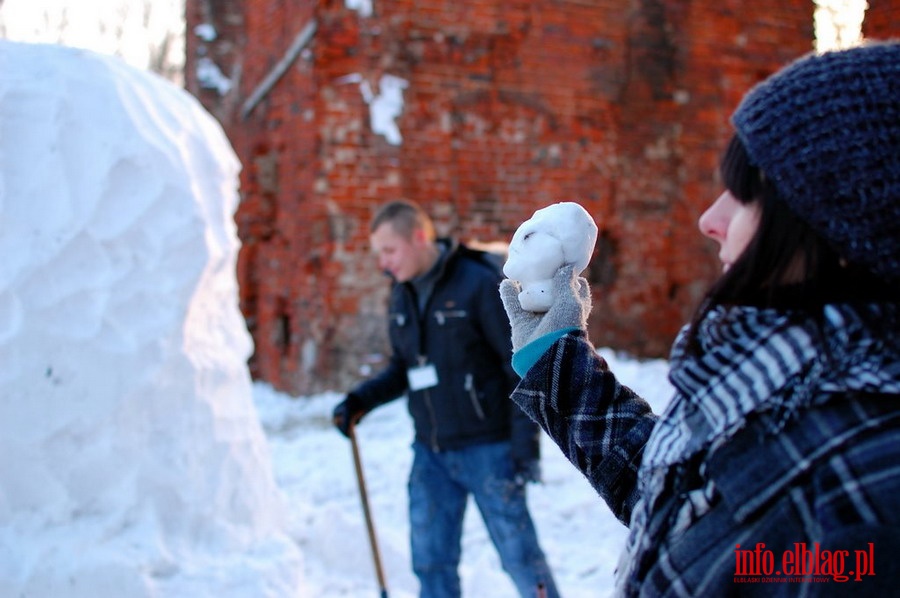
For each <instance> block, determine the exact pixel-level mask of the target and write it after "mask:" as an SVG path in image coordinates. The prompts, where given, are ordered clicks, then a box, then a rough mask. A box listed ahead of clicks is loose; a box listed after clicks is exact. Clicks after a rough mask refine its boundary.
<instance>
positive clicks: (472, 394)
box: [465, 374, 484, 420]
mask: <svg viewBox="0 0 900 598" xmlns="http://www.w3.org/2000/svg"><path fill="white" fill-rule="evenodd" d="M465 389H466V390H467V391H468V392H469V399H471V401H472V407H474V408H475V414H476V415H477V416H478V419H480V420H484V409H482V408H481V401H479V400H478V392H477V391H476V390H475V377H474V376H473V375H472V374H466V382H465Z"/></svg>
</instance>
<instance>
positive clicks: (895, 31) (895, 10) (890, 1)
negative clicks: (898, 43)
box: [863, 0, 900, 39]
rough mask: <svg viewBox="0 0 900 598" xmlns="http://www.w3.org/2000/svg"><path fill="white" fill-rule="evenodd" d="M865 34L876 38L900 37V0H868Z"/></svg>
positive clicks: (864, 24) (864, 23)
mask: <svg viewBox="0 0 900 598" xmlns="http://www.w3.org/2000/svg"><path fill="white" fill-rule="evenodd" d="M868 5H869V7H868V9H866V18H865V20H864V21H863V35H864V36H865V37H867V38H874V39H891V38H893V39H898V38H900V0H868Z"/></svg>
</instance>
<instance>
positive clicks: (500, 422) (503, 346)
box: [334, 201, 558, 598]
mask: <svg viewBox="0 0 900 598" xmlns="http://www.w3.org/2000/svg"><path fill="white" fill-rule="evenodd" d="M370 232H371V237H370V238H371V242H372V247H373V249H374V251H375V253H376V255H377V257H378V264H379V267H380V268H382V269H383V270H385V271H386V272H387V273H388V274H389V275H390V276H391V277H392V279H393V283H394V284H393V287H392V290H391V299H390V307H389V335H390V342H391V349H392V352H393V354H392V355H391V359H390V362H389V363H388V365H387V367H386V368H385V369H384V370H383V371H382V372H380V373H379V374H377V375H376V376H375V377H373V378H372V379H370V380H367V381H365V382H363V383H362V384H360V385H359V386H357V387H356V388H355V389H353V390H352V391H351V392H350V393H349V394H348V395H347V398H346V399H345V400H344V401H343V402H341V403H340V404H338V405H337V407H335V410H334V421H335V425H336V426H337V427H338V429H339V430H340V431H341V432H343V433H344V434H345V435H347V433H348V430H349V426H350V425H351V422H356V421H358V420H359V418H361V417H362V416H363V415H365V414H366V413H367V412H369V411H371V410H372V409H374V408H375V407H377V406H379V405H382V404H384V403H386V402H388V401H391V400H393V399H396V398H398V397H400V396H402V395H404V394H406V395H407V397H408V399H409V412H410V414H411V415H412V418H413V422H414V424H415V435H416V437H415V441H414V443H413V451H414V457H413V465H412V471H411V472H410V479H409V511H410V532H411V536H412V538H411V541H412V560H413V570H414V571H415V573H416V575H417V576H418V578H419V582H420V585H421V593H420V596H421V597H422V598H444V597H458V596H460V582H459V574H458V572H457V568H458V565H459V560H460V551H461V548H460V542H461V535H462V526H463V514H464V512H465V507H466V502H467V500H468V496H469V494H472V496H473V497H474V499H475V504H477V505H478V508H479V511H480V512H481V516H482V518H483V519H484V522H485V526H486V527H487V530H488V533H489V534H490V536H491V540H492V541H493V543H494V546H495V547H496V548H497V551H498V553H499V555H500V560H501V562H502V564H503V568H504V570H505V571H506V572H507V573H508V574H509V575H510V577H511V578H512V580H513V582H514V583H515V585H516V587H517V588H518V590H519V593H520V594H521V595H522V596H523V597H525V596H528V597H531V596H535V595H536V593H537V588H539V587H543V588H544V591H545V593H546V596H547V597H548V598H554V597H556V596H558V592H557V589H556V585H555V582H554V581H553V577H552V575H551V572H550V569H549V567H548V565H547V562H546V559H545V557H544V553H543V551H542V550H541V548H540V546H539V544H538V539H537V534H536V532H535V528H534V524H533V523H532V520H531V516H530V514H529V512H528V507H527V503H526V499H525V483H526V482H527V481H537V479H538V477H539V467H538V458H539V436H538V435H539V430H538V428H537V426H536V425H535V424H534V422H532V421H531V419H529V418H528V417H527V416H526V415H525V414H524V413H522V412H521V411H520V410H519V409H518V408H517V407H516V406H515V405H514V404H513V403H512V402H511V401H510V400H509V395H510V393H511V392H512V390H513V389H514V388H515V386H516V383H517V381H518V376H517V375H516V374H515V372H514V371H513V370H512V367H511V363H510V361H511V356H512V346H511V342H510V329H509V320H508V318H507V317H506V312H505V311H504V309H503V304H502V302H501V301H500V295H499V293H498V292H497V289H498V286H499V284H500V280H501V279H502V274H501V273H500V271H499V268H498V267H497V265H496V264H495V263H494V262H493V261H492V259H491V257H490V256H489V255H488V254H485V253H484V252H480V251H474V250H472V249H469V248H467V247H465V246H464V245H461V244H457V243H454V242H452V241H450V240H446V239H440V240H437V239H436V238H435V234H434V227H433V225H432V222H431V219H430V218H429V217H428V215H427V214H425V212H424V211H423V210H422V209H421V208H420V207H419V206H418V205H416V204H414V203H412V202H407V201H395V202H391V203H388V204H386V205H384V206H382V207H381V208H380V209H379V210H378V212H377V213H376V214H375V217H374V218H373V220H372V223H371V227H370Z"/></svg>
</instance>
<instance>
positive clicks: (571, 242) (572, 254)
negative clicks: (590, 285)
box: [503, 202, 597, 313]
mask: <svg viewBox="0 0 900 598" xmlns="http://www.w3.org/2000/svg"><path fill="white" fill-rule="evenodd" d="M596 242H597V225H596V224H595V223H594V219H593V218H591V215H590V214H588V212H587V210H585V209H584V208H583V207H581V206H580V205H578V204H577V203H574V202H562V203H556V204H553V205H550V206H547V207H546V208H541V209H540V210H538V211H536V212H535V213H534V215H533V216H532V217H531V218H529V219H528V220H526V221H525V222H523V223H522V225H521V226H519V228H518V229H517V230H516V232H515V234H514V235H513V238H512V241H511V242H510V244H509V257H508V258H507V261H506V264H505V265H504V266H503V273H504V274H505V275H506V276H507V278H510V279H512V280H516V281H518V282H519V283H521V285H522V291H521V292H520V293H519V304H520V305H521V306H522V309H524V310H526V311H533V312H537V313H543V312H546V311H547V310H549V309H550V306H551V305H553V275H554V274H556V271H557V270H559V269H560V268H561V267H562V266H564V265H567V264H572V265H573V266H575V271H576V272H578V273H580V272H582V271H583V270H584V269H585V268H587V265H588V262H590V261H591V254H592V253H593V252H594V244H595V243H596Z"/></svg>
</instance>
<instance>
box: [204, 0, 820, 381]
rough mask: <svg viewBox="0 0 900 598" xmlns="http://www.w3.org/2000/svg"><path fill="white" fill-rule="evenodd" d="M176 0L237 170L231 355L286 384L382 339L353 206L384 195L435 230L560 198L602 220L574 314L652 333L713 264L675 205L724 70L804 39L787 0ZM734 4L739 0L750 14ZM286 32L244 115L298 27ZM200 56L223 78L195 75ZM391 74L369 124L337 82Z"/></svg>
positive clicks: (492, 235)
mask: <svg viewBox="0 0 900 598" xmlns="http://www.w3.org/2000/svg"><path fill="white" fill-rule="evenodd" d="M373 5H374V14H373V15H372V16H370V17H365V16H362V15H360V14H359V13H357V12H356V11H354V10H349V9H347V8H346V7H345V6H344V3H343V2H342V1H330V2H329V1H320V2H313V1H312V0H303V1H296V2H281V1H278V0H244V1H238V0H188V31H189V32H192V31H193V30H194V27H195V26H196V25H198V24H201V23H210V24H212V25H214V26H215V27H216V29H217V30H218V33H219V36H218V37H217V39H215V40H212V41H204V40H202V39H200V38H199V37H197V36H195V35H189V43H188V69H189V70H188V76H187V81H188V88H189V90H190V91H191V92H193V93H194V94H195V95H197V96H198V97H199V98H200V99H201V101H202V102H203V103H204V104H205V105H206V106H207V107H208V108H209V109H210V111H212V112H213V113H214V114H215V115H216V116H217V117H218V118H219V120H220V121H221V122H222V123H223V125H224V127H225V129H226V131H227V133H228V135H229V137H230V139H231V140H232V143H233V144H234V146H235V149H236V151H237V152H238V154H239V155H240V157H241V159H242V161H243V165H244V170H243V173H242V178H241V185H242V189H241V193H242V198H243V200H242V204H241V206H240V209H239V211H238V214H237V216H236V220H237V225H238V232H239V235H240V237H241V239H242V241H243V249H242V251H241V254H240V263H239V272H238V276H239V281H240V285H241V307H242V309H243V311H244V313H245V315H246V317H247V322H248V326H249V328H250V330H251V332H252V334H253V337H254V340H255V343H256V353H255V354H254V356H253V358H252V360H251V368H252V371H253V373H254V375H255V376H256V377H258V378H261V379H264V380H267V381H269V382H271V383H272V384H274V385H275V386H276V387H278V388H281V389H284V390H287V391H290V392H293V393H296V394H305V393H310V392H315V391H319V390H323V389H338V390H339V389H344V388H346V387H347V386H348V385H349V384H351V383H352V382H353V381H355V380H357V379H359V377H360V375H361V374H363V373H365V372H366V371H368V368H369V367H370V366H374V367H376V368H377V367H378V366H379V364H380V362H379V359H380V358H379V355H382V356H383V355H384V352H385V345H384V331H385V319H384V314H383V306H384V301H385V298H386V292H387V283H386V280H385V279H384V277H383V276H381V275H380V274H379V273H378V272H377V271H376V265H375V263H374V260H373V259H372V258H371V256H370V255H369V252H368V229H367V225H368V220H369V217H370V216H371V214H372V212H373V210H374V209H375V208H376V207H377V205H379V204H380V203H381V202H383V201H386V200H389V199H392V198H396V197H406V198H410V199H414V200H416V201H419V202H420V203H422V204H423V205H425V206H426V207H427V208H428V209H429V211H430V212H431V213H432V214H433V215H434V217H435V219H436V222H437V224H438V227H439V229H440V231H441V232H442V233H445V234H453V235H457V236H459V237H460V238H462V239H463V240H472V239H475V240H479V241H482V242H487V241H494V240H503V241H506V240H508V239H509V238H510V237H511V235H512V233H513V232H514V230H515V229H516V227H517V226H518V225H519V224H520V223H521V222H522V221H523V220H525V219H527V218H528V217H529V216H530V215H531V213H532V212H533V211H534V210H536V209H538V208H540V207H543V206H545V205H547V204H550V203H552V202H556V201H564V200H574V201H579V202H580V203H582V204H583V205H584V206H585V207H586V208H587V209H588V210H589V211H590V212H591V213H592V214H594V215H595V216H596V219H597V223H598V225H599V227H600V242H599V243H598V250H597V253H596V254H595V256H594V259H593V262H592V264H591V266H590V269H589V271H588V274H587V276H588V278H589V280H590V281H591V283H592V286H593V289H594V304H595V308H594V312H593V315H592V320H591V331H590V332H591V336H592V338H593V339H594V341H595V342H596V344H598V345H609V346H614V347H617V348H620V349H625V350H628V351H631V352H633V353H635V354H639V355H645V356H660V355H665V354H666V353H667V351H668V347H669V345H670V343H671V341H672V338H673V336H674V334H675V333H676V332H677V330H678V328H679V326H680V325H681V324H682V322H684V320H685V319H686V318H687V317H688V316H689V314H690V311H691V309H692V308H693V307H694V305H696V303H697V301H698V299H699V298H700V296H701V294H702V292H703V291H704V290H705V288H706V287H707V286H708V284H709V282H710V281H711V280H712V279H713V278H714V277H715V276H716V275H717V271H718V266H717V265H716V263H717V262H716V259H715V253H716V250H715V248H714V247H713V246H712V245H711V244H710V243H709V242H706V241H704V240H703V239H702V237H701V236H700V234H699V233H698V232H697V230H696V220H697V218H698V216H699V214H700V213H701V211H702V210H703V208H704V207H705V206H706V205H707V204H708V203H709V202H710V201H711V200H712V199H714V198H715V196H716V195H717V194H718V193H719V185H718V183H717V181H716V165H717V159H718V156H719V152H720V150H721V148H722V147H723V145H724V143H725V141H726V140H727V138H728V136H729V134H730V128H729V125H728V117H729V115H730V113H731V111H732V110H733V108H734V107H735V105H736V103H737V101H738V100H739V99H740V97H741V95H742V94H743V92H744V91H745V90H746V89H748V88H749V87H750V86H751V85H752V84H753V83H754V82H756V81H758V80H759V79H761V78H763V77H765V76H766V75H768V74H769V73H770V72H772V71H773V70H775V69H776V68H777V67H778V66H779V65H781V64H783V63H784V62H786V61H788V60H789V59H792V58H794V57H796V56H797V55H799V54H801V53H803V52H806V51H808V50H809V49H811V47H812V10H813V5H812V3H811V2H809V1H808V0H777V1H776V0H756V1H754V2H753V3H752V10H751V9H750V8H748V7H749V6H751V4H750V3H748V2H737V1H734V0H730V1H729V0H704V1H687V0H682V1H671V0H632V1H629V2H623V1H622V0H606V1H604V0H593V1H587V0H568V1H566V0H509V1H506V2H497V1H493V0H490V1H489V0H455V1H454V2H447V1H445V0H416V1H413V0H391V1H387V0H373ZM748 14H752V15H761V16H758V17H756V16H754V17H752V18H751V17H749V16H748ZM313 19H314V20H315V22H316V23H317V30H316V33H315V35H314V37H313V39H312V41H311V42H310V43H309V45H308V46H307V47H306V49H305V51H304V52H303V53H301V55H300V56H299V57H298V58H297V59H296V60H295V61H294V62H293V63H292V64H291V65H290V68H289V69H288V70H287V72H286V73H285V75H284V76H283V77H282V78H281V79H280V80H279V81H278V82H277V83H276V84H275V85H274V87H272V89H271V90H270V91H269V93H268V94H266V95H265V98H264V99H263V100H262V101H261V102H260V103H259V104H258V105H256V106H255V108H254V109H253V110H252V112H250V113H249V115H247V116H246V117H244V116H242V108H243V105H244V103H245V102H246V101H247V98H248V97H250V95H251V93H252V92H253V90H254V89H255V88H256V87H257V85H258V84H259V83H260V81H262V80H263V79H264V78H265V77H266V75H267V74H268V73H269V71H270V70H271V69H272V68H273V66H275V65H276V64H277V63H278V61H279V60H280V59H281V58H282V56H283V55H284V53H285V51H286V50H287V48H288V47H289V46H290V44H291V42H292V40H293V39H294V38H295V36H296V35H297V34H298V32H300V31H301V30H302V29H303V27H304V26H305V25H306V24H307V23H308V22H310V21H311V20H313ZM201 55H202V56H206V57H209V58H211V59H212V60H213V61H214V62H215V63H216V64H218V65H219V67H220V68H221V69H222V71H223V73H224V74H225V75H226V76H228V77H229V78H230V79H231V80H232V82H233V84H234V86H233V88H232V89H231V90H230V91H228V92H226V93H224V94H223V93H221V91H215V90H211V89H204V88H202V87H201V86H200V85H199V84H198V82H197V79H196V76H195V75H196V73H195V69H196V66H197V64H198V59H199V57H200V56H201ZM382 75H392V76H395V77H399V78H401V79H403V80H404V81H406V82H407V87H406V89H405V90H404V92H403V102H404V109H403V112H402V114H401V115H400V116H399V117H398V118H397V120H396V122H397V125H398V128H399V131H400V133H401V134H402V142H401V143H399V144H392V143H390V142H389V141H388V140H387V139H386V138H385V137H384V136H383V135H379V134H377V133H375V132H373V130H372V127H371V126H370V123H369V107H368V106H367V104H366V102H365V99H364V97H363V94H362V93H361V88H360V84H359V82H358V81H365V82H367V83H368V84H369V85H370V86H371V87H372V89H373V91H375V92H376V93H377V92H378V91H379V88H378V85H379V81H380V80H381V77H382Z"/></svg>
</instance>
